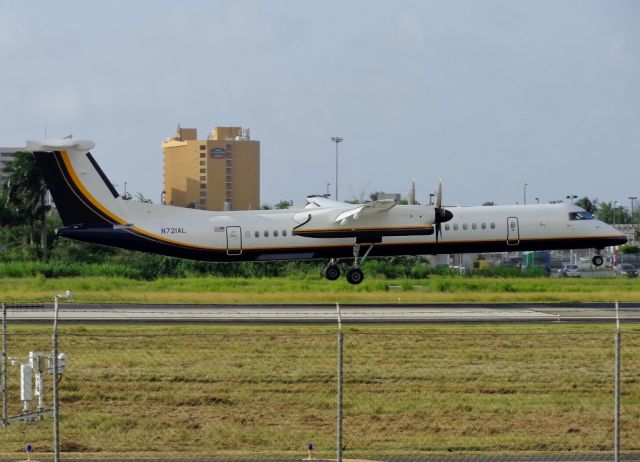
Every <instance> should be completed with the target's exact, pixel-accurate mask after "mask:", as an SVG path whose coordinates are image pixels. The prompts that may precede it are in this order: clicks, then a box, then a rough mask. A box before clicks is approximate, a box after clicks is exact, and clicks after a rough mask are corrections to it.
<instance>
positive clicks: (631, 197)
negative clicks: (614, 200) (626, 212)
mask: <svg viewBox="0 0 640 462" xmlns="http://www.w3.org/2000/svg"><path fill="white" fill-rule="evenodd" d="M636 199H637V197H636V196H629V200H630V201H631V223H633V201H635V200H636Z"/></svg>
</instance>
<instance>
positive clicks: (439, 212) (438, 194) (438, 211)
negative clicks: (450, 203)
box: [433, 179, 453, 244]
mask: <svg viewBox="0 0 640 462" xmlns="http://www.w3.org/2000/svg"><path fill="white" fill-rule="evenodd" d="M433 193H434V195H435V198H436V199H435V204H434V206H433V209H434V211H435V215H436V217H435V218H436V219H435V224H436V244H437V243H438V239H439V238H440V237H442V223H444V222H445V221H449V220H451V219H452V218H453V213H451V212H450V211H449V210H447V209H444V208H442V180H441V179H438V184H437V185H436V187H435V188H434V190H433Z"/></svg>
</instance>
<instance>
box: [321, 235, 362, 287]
mask: <svg viewBox="0 0 640 462" xmlns="http://www.w3.org/2000/svg"><path fill="white" fill-rule="evenodd" d="M366 245H368V246H369V247H368V248H367V250H366V252H365V253H364V255H363V256H362V257H360V243H359V242H357V241H356V243H355V244H353V265H351V268H349V269H348V270H347V275H346V276H347V281H348V282H349V284H354V285H355V284H360V283H361V282H362V281H364V273H363V272H362V270H361V269H360V265H362V263H364V261H365V260H366V259H367V257H368V256H369V252H371V249H373V245H374V244H373V243H367V244H366ZM337 263H338V260H336V259H335V258H332V259H331V260H329V263H328V264H327V266H325V268H324V270H323V271H322V274H323V276H324V277H325V278H327V279H328V280H329V281H335V280H336V279H338V278H339V277H340V268H338V265H337Z"/></svg>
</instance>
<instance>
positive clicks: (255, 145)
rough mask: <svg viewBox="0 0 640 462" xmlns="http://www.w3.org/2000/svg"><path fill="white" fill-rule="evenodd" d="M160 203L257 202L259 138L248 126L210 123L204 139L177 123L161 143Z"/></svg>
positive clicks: (217, 205)
mask: <svg viewBox="0 0 640 462" xmlns="http://www.w3.org/2000/svg"><path fill="white" fill-rule="evenodd" d="M162 150H163V160H164V166H163V168H164V189H163V196H164V203H165V204H170V205H177V206H180V207H195V208H198V209H205V210H251V209H259V208H260V142H259V141H252V140H251V139H250V136H249V129H247V128H240V127H216V128H214V129H213V130H212V131H211V134H210V135H209V136H208V137H207V139H205V140H199V139H198V132H197V130H196V129H195V128H180V127H178V132H177V133H176V136H175V137H174V138H168V139H166V140H165V141H164V142H163V143H162Z"/></svg>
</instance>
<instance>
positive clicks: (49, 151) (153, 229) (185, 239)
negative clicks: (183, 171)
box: [26, 139, 627, 284]
mask: <svg viewBox="0 0 640 462" xmlns="http://www.w3.org/2000/svg"><path fill="white" fill-rule="evenodd" d="M94 146H95V143H94V142H93V141H91V140H81V139H46V140H34V141H27V143H26V147H27V151H31V152H33V153H34V156H35V158H36V161H37V164H38V165H39V167H40V169H41V170H42V173H43V176H44V179H45V182H46V183H47V186H48V187H49V190H50V191H51V195H52V197H53V200H54V202H55V204H56V206H57V208H58V211H59V213H60V216H61V218H62V222H63V225H64V226H63V227H62V228H60V229H58V230H57V234H58V235H59V236H63V237H66V238H70V239H76V240H79V241H85V242H91V243H95V244H102V245H107V246H113V247H121V248H124V249H130V250H138V251H142V252H151V253H156V254H161V255H168V256H173V257H181V258H187V259H193V260H202V261H217V262H236V261H276V260H311V259H326V260H328V263H327V265H326V266H325V268H324V271H323V274H324V277H326V278H327V279H329V280H336V279H338V278H339V277H340V274H341V270H340V267H339V264H340V262H341V261H347V262H350V266H349V268H348V270H347V272H346V279H347V281H348V282H349V283H351V284H360V283H361V282H362V281H363V279H364V273H363V272H362V269H361V266H362V263H363V262H364V261H365V260H366V259H367V258H369V257H385V256H398V255H426V254H457V253H472V252H473V253H475V252H512V251H526V250H553V249H578V248H594V249H596V255H595V256H594V257H593V264H594V265H595V266H600V265H602V263H603V261H604V260H603V258H602V256H601V255H600V251H601V250H602V249H604V248H605V247H609V246H616V245H621V244H624V243H625V242H627V238H626V237H625V236H624V235H623V234H622V233H620V232H619V231H618V230H616V229H615V228H613V227H612V226H609V225H608V224H606V223H604V222H602V221H600V220H597V219H596V218H595V217H594V216H593V215H591V214H590V213H589V212H587V211H585V210H584V209H581V208H580V207H577V206H575V205H573V204H535V205H506V206H481V207H445V206H443V205H442V182H439V184H438V185H437V187H436V190H435V200H434V204H433V205H426V206H424V205H400V204H398V203H397V202H396V201H394V200H387V199H382V200H375V201H372V202H368V203H366V204H348V203H344V202H337V201H334V200H331V199H328V198H327V197H324V196H309V197H307V205H306V206H305V207H300V208H297V209H293V208H292V209H284V210H247V211H206V210H196V209H189V208H182V207H175V206H170V205H157V204H147V203H141V202H133V201H129V200H124V199H123V198H122V197H121V196H120V195H119V194H118V192H117V191H116V190H115V188H114V187H113V185H112V183H111V182H110V181H109V180H108V179H107V176H106V175H105V174H104V172H103V171H102V169H101V168H100V166H99V165H98V163H97V162H96V161H95V159H94V157H93V156H92V155H91V152H90V151H91V149H93V148H94Z"/></svg>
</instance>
